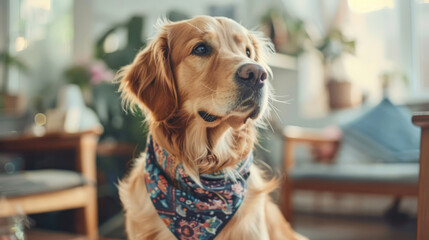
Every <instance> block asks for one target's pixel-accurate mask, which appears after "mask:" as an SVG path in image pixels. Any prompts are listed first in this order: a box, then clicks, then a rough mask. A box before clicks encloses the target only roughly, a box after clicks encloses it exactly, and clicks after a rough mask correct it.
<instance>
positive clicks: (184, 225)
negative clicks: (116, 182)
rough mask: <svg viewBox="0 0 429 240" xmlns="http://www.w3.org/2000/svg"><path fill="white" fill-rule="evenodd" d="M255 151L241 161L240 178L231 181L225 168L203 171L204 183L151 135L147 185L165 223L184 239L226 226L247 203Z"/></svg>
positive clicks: (204, 238) (201, 238) (209, 235)
mask: <svg viewBox="0 0 429 240" xmlns="http://www.w3.org/2000/svg"><path fill="white" fill-rule="evenodd" d="M252 161H253V154H252V153H250V154H249V156H248V157H247V158H246V159H244V160H243V161H241V162H240V163H239V164H238V166H237V168H236V170H237V172H238V173H239V175H240V177H237V180H236V181H233V180H230V179H229V178H227V177H226V176H225V174H224V173H223V172H222V171H217V172H214V173H211V174H201V175H200V180H201V186H200V185H198V184H197V183H195V182H194V181H193V180H192V179H191V177H190V176H189V175H188V174H187V173H186V172H185V169H184V168H183V164H182V163H177V161H176V160H175V159H174V156H172V155H170V154H169V153H168V152H167V151H166V150H165V149H163V148H161V147H160V146H159V145H158V144H157V143H155V142H154V141H153V139H152V136H149V138H148V144H147V149H146V166H145V170H146V173H145V179H146V188H147V191H148V193H149V195H150V199H151V200H152V203H153V205H154V206H155V208H156V211H157V212H158V215H159V216H160V217H161V219H162V221H163V222H164V223H165V225H166V226H167V227H168V228H169V229H170V231H171V232H172V233H173V234H174V235H175V236H176V237H177V238H178V239H180V240H209V239H214V238H215V237H216V235H217V234H218V233H219V232H220V231H221V230H222V229H223V228H224V227H225V226H226V224H227V223H228V221H229V220H230V219H231V218H232V217H233V216H234V213H235V212H236V211H237V209H238V208H239V207H240V205H241V203H242V202H243V198H244V195H245V193H246V188H247V179H248V177H249V174H250V172H249V170H250V165H251V163H252Z"/></svg>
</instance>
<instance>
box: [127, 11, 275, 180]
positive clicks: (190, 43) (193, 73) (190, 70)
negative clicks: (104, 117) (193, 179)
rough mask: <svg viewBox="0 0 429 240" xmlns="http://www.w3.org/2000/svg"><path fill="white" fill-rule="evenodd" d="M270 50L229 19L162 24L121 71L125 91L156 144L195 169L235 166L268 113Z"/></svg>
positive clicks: (203, 19)
mask: <svg viewBox="0 0 429 240" xmlns="http://www.w3.org/2000/svg"><path fill="white" fill-rule="evenodd" d="M271 49H272V48H271V45H270V43H269V41H266V40H265V39H264V38H262V37H261V36H260V35H259V34H257V33H255V32H250V31H248V30H247V29H245V28H244V27H242V26H241V25H240V24H238V23H236V22H235V21H233V20H230V19H227V18H222V17H217V18H214V17H195V18H193V19H191V20H186V21H181V22H175V23H169V22H167V23H163V24H161V26H160V28H159V33H158V35H157V36H156V37H155V38H154V39H153V40H152V41H151V42H150V43H149V45H148V46H147V47H146V48H145V49H144V50H143V51H141V52H140V53H139V54H138V55H137V56H136V58H135V59H134V62H133V63H132V64H130V65H129V66H126V67H124V68H123V69H122V71H121V73H120V75H119V77H120V78H121V79H122V80H121V82H120V91H121V92H122V97H123V99H124V101H125V102H127V103H130V104H134V103H136V104H138V105H140V106H141V108H142V109H143V110H146V112H147V119H148V122H149V126H150V128H151V129H150V130H151V132H152V135H153V136H154V138H155V139H156V140H157V141H158V143H160V144H161V145H162V146H163V147H164V148H166V149H167V150H168V151H169V152H170V153H173V154H174V155H180V156H181V160H183V161H184V162H185V165H187V166H188V168H193V169H195V171H197V170H196V169H198V171H200V172H204V171H213V170H215V169H220V168H222V167H224V166H227V165H229V164H230V165H231V166H232V165H233V164H235V163H236V162H237V161H239V160H240V159H242V157H243V155H245V154H248V153H249V152H250V150H251V149H252V148H253V144H254V142H255V141H256V133H255V130H254V123H255V122H258V120H259V119H261V116H263V115H264V112H266V109H267V105H268V98H269V95H270V85H269V82H268V81H267V79H268V78H269V76H271V70H270V68H269V67H268V65H267V64H266V62H265V58H266V57H265V55H266V54H267V53H268V52H269V51H271ZM248 119H251V120H250V121H247V120H248ZM219 143H221V144H219ZM231 159H234V160H235V161H234V160H231Z"/></svg>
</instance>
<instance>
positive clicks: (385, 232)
mask: <svg viewBox="0 0 429 240" xmlns="http://www.w3.org/2000/svg"><path fill="white" fill-rule="evenodd" d="M416 226H417V225H416V219H415V218H414V219H409V220H406V221H405V222H403V223H401V224H397V225H395V226H393V225H390V224H388V223H387V221H386V220H385V219H383V218H382V217H356V216H354V217H351V216H338V215H336V216H333V215H326V214H305V213H296V214H295V215H294V224H293V228H294V229H295V230H296V231H297V232H299V233H301V234H303V235H304V236H307V237H308V238H310V239H312V240H362V239H366V240H411V239H416Z"/></svg>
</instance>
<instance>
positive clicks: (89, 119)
mask: <svg viewBox="0 0 429 240" xmlns="http://www.w3.org/2000/svg"><path fill="white" fill-rule="evenodd" d="M97 128H102V127H101V125H100V123H99V120H98V117H97V115H96V114H95V113H94V111H92V110H91V109H89V108H88V107H86V106H85V103H84V101H83V97H82V93H81V91H80V89H79V87H78V86H77V85H73V84H69V85H66V86H64V87H63V88H62V89H61V90H60V92H59V94H58V101H57V108H56V109H52V110H49V111H48V113H47V123H46V130H47V132H67V133H75V132H83V131H86V130H91V129H97Z"/></svg>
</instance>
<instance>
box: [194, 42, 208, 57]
mask: <svg viewBox="0 0 429 240" xmlns="http://www.w3.org/2000/svg"><path fill="white" fill-rule="evenodd" d="M210 52H211V48H210V47H209V46H208V45H207V44H205V43H200V44H198V45H197V46H196V47H195V48H194V50H192V54H194V55H197V56H207V55H209V54H210Z"/></svg>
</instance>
